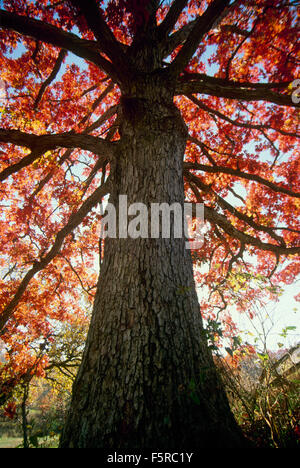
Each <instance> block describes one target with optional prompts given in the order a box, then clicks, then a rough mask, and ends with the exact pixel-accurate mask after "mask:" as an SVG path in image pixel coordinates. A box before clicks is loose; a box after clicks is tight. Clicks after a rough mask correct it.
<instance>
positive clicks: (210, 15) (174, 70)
mask: <svg viewBox="0 0 300 468" xmlns="http://www.w3.org/2000/svg"><path fill="white" fill-rule="evenodd" d="M229 3H230V0H214V1H213V2H212V3H211V4H210V6H209V7H208V8H207V9H206V11H205V12H204V13H203V15H201V16H200V17H199V18H198V19H197V21H196V23H195V25H194V27H193V29H192V31H191V32H190V34H189V36H188V37H187V40H186V41H185V43H184V45H183V46H182V48H181V50H180V51H179V53H178V54H177V56H176V58H175V59H174V60H173V62H172V63H171V65H170V66H169V72H170V73H171V74H172V75H173V76H176V75H179V73H181V72H182V71H183V70H184V68H185V67H186V66H187V65H188V63H189V61H190V60H191V58H192V57H193V55H194V53H195V52H196V50H197V48H198V46H199V43H200V42H201V40H202V38H203V36H204V35H205V34H206V33H207V32H208V31H209V30H210V29H211V28H212V27H213V26H214V24H215V23H216V21H217V20H218V19H219V17H220V16H221V15H222V14H223V12H224V10H225V9H226V7H227V6H228V5H229Z"/></svg>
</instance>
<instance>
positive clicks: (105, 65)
mask: <svg viewBox="0 0 300 468" xmlns="http://www.w3.org/2000/svg"><path fill="white" fill-rule="evenodd" d="M0 27H1V28H2V29H11V30H13V31H15V32H17V33H19V34H23V35H25V36H29V37H32V38H33V39H36V40H38V41H42V42H46V43H47V44H52V45H53V46H56V47H59V48H60V49H66V50H69V51H70V52H72V53H73V54H75V55H77V56H78V57H81V58H83V59H85V60H88V61H89V62H92V63H94V64H95V65H97V66H98V67H99V68H101V69H102V70H103V71H105V72H106V73H107V74H108V75H110V77H111V78H112V79H113V80H114V81H116V80H117V76H116V73H115V69H114V67H113V65H112V64H111V62H109V61H108V60H107V59H105V58H104V57H103V56H102V55H101V54H100V53H99V52H100V48H99V45H98V44H97V43H96V42H94V41H87V40H84V39H81V38H80V37H78V36H76V34H73V33H70V32H65V31H63V30H62V29H60V28H57V27H56V26H53V25H51V24H48V23H45V22H44V21H40V20H36V19H33V18H28V17H26V16H21V15H17V14H15V13H11V12H8V11H5V10H0Z"/></svg>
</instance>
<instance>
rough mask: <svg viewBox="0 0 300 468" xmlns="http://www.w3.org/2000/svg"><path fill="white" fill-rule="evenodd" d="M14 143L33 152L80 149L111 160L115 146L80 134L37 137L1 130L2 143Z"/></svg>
mask: <svg viewBox="0 0 300 468" xmlns="http://www.w3.org/2000/svg"><path fill="white" fill-rule="evenodd" d="M1 141H2V142H3V143H12V144H14V145H17V146H24V147H26V148H30V149H31V150H32V151H41V152H43V151H49V150H53V149H55V148H59V147H60V148H80V149H82V150H85V151H91V152H92V153H94V154H99V155H102V154H104V155H105V156H106V157H108V158H109V159H110V158H111V157H112V152H113V148H114V144H113V143H111V142H108V141H106V140H103V139H102V138H99V137H95V136H92V135H85V134H80V133H73V132H67V133H58V134H53V135H51V134H46V135H35V134H33V133H25V132H21V131H20V130H5V129H0V142H1Z"/></svg>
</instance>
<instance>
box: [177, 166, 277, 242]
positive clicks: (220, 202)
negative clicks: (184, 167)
mask: <svg viewBox="0 0 300 468" xmlns="http://www.w3.org/2000/svg"><path fill="white" fill-rule="evenodd" d="M185 176H186V177H187V179H188V180H189V181H191V182H193V184H195V185H197V187H199V188H200V190H202V191H203V192H205V193H211V194H212V195H213V196H214V199H215V200H216V202H217V203H218V205H219V206H220V207H221V208H223V209H225V210H227V211H228V212H229V213H231V214H232V215H233V216H235V217H236V218H238V219H240V220H241V221H243V222H244V223H246V224H248V226H251V227H252V228H253V229H255V230H256V231H261V232H265V233H266V234H268V235H269V236H270V237H271V238H273V239H274V240H275V241H276V242H278V243H279V244H280V245H281V246H285V243H284V240H283V239H282V238H281V237H280V236H278V235H277V234H275V233H274V232H273V230H272V228H270V227H268V226H264V225H262V224H258V223H256V222H255V221H254V220H253V218H252V217H250V216H248V215H246V214H245V213H242V212H240V211H239V210H237V209H236V208H235V207H234V206H232V205H231V204H230V203H228V202H227V201H226V200H224V198H222V197H220V195H218V194H217V193H216V192H214V191H213V190H212V189H211V187H210V186H209V185H207V184H204V183H203V182H202V181H201V180H200V179H199V178H198V177H197V176H195V175H194V174H191V173H190V172H188V171H185Z"/></svg>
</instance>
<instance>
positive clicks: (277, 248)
mask: <svg viewBox="0 0 300 468" xmlns="http://www.w3.org/2000/svg"><path fill="white" fill-rule="evenodd" d="M190 185H191V188H192V190H193V192H194V194H195V196H196V198H197V202H198V203H203V201H202V198H201V196H200V194H199V192H198V189H197V187H196V186H195V185H194V184H193V182H191V183H190ZM204 218H205V219H206V220H207V221H209V222H210V223H212V224H215V225H217V226H219V227H220V228H222V229H223V231H224V232H226V234H228V235H229V236H230V237H232V238H234V239H237V240H239V241H240V242H241V243H242V244H243V245H252V246H254V247H257V248H259V249H260V250H263V251H268V252H273V253H275V254H276V255H285V256H286V255H296V254H300V247H283V246H281V245H275V244H269V243H268V242H262V241H261V240H260V239H258V238H256V237H253V236H250V235H249V234H245V233H244V232H242V231H239V230H238V229H237V228H236V227H234V226H233V225H232V224H231V223H230V221H228V219H227V218H226V216H224V215H223V214H220V213H217V211H215V210H214V209H213V208H212V207H210V206H204Z"/></svg>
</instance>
